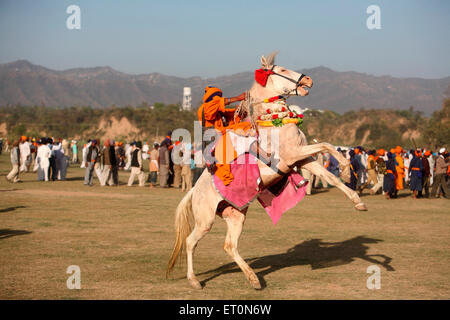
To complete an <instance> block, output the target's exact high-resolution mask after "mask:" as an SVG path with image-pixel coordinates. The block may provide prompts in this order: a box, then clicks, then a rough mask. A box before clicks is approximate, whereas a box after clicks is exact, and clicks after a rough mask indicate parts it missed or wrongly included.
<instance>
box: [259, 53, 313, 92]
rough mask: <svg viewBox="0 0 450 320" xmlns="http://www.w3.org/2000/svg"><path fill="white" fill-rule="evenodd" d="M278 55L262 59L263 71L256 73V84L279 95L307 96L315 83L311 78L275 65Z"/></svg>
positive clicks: (274, 54) (273, 54)
mask: <svg viewBox="0 0 450 320" xmlns="http://www.w3.org/2000/svg"><path fill="white" fill-rule="evenodd" d="M275 56H276V53H272V54H270V55H269V56H267V57H264V56H262V57H261V69H259V70H257V71H256V73H255V79H256V82H258V83H259V85H260V86H262V87H265V89H267V91H270V92H271V93H275V94H278V95H285V96H286V95H298V96H306V95H307V94H308V93H309V91H308V90H307V88H311V87H312V85H313V81H312V79H311V77H309V76H307V75H304V74H301V73H298V72H295V71H292V70H289V69H286V68H284V67H281V66H277V65H275Z"/></svg>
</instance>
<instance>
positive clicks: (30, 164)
mask: <svg viewBox="0 0 450 320" xmlns="http://www.w3.org/2000/svg"><path fill="white" fill-rule="evenodd" d="M0 141H1V140H0ZM2 142H3V141H2ZM6 147H7V148H5V151H8V150H9V151H10V154H11V164H12V170H11V171H10V173H9V174H8V175H7V176H6V177H5V178H6V180H7V181H9V182H12V183H16V182H19V181H20V179H19V174H20V173H23V172H30V171H33V172H36V173H37V180H38V181H57V180H66V176H67V168H68V167H69V165H70V163H73V164H78V163H80V168H84V169H85V175H84V185H86V186H93V185H94V183H93V179H94V176H97V178H98V181H99V184H100V185H101V186H107V185H108V186H118V185H119V172H125V171H130V173H129V177H128V183H127V184H128V186H132V185H133V184H134V182H135V180H136V178H137V180H138V185H139V186H140V187H144V186H145V185H146V183H148V185H149V187H150V188H154V187H156V186H157V185H158V186H160V187H162V188H169V187H175V188H180V189H181V190H182V191H189V190H190V189H191V188H192V186H193V185H194V184H195V182H196V181H197V180H198V178H199V177H200V175H201V173H202V172H203V169H204V168H205V165H204V162H202V161H200V162H199V163H194V155H195V154H196V153H198V152H201V146H195V145H193V144H191V143H184V142H182V139H180V141H175V142H173V141H172V140H171V132H168V134H167V136H166V137H165V138H164V139H163V140H162V141H161V142H160V143H158V142H154V143H153V145H152V146H150V145H149V143H147V142H144V144H142V142H141V141H133V142H130V143H126V144H124V142H122V141H114V140H111V139H105V140H104V141H103V143H102V144H101V143H100V140H99V139H89V140H88V141H87V143H86V144H84V145H83V147H82V149H81V156H80V157H79V155H78V141H76V140H72V141H71V142H69V141H68V140H66V139H54V138H49V137H43V138H40V139H36V138H31V137H26V136H22V137H21V138H20V139H19V140H18V141H15V142H13V143H12V145H10V143H9V141H8V142H7V143H6ZM172 152H178V154H179V156H180V159H181V160H182V161H181V163H180V164H177V163H174V162H173V157H172V155H171V153H172ZM0 154H1V150H0ZM197 158H199V157H197ZM144 160H148V175H147V177H146V171H147V168H144V163H147V161H144ZM158 177H159V179H158ZM158 180H159V181H158ZM157 182H159V184H157Z"/></svg>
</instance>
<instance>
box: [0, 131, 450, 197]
mask: <svg viewBox="0 0 450 320" xmlns="http://www.w3.org/2000/svg"><path fill="white" fill-rule="evenodd" d="M2 149H4V151H10V153H11V163H12V170H11V172H10V173H9V174H8V175H7V176H6V179H7V180H8V181H9V182H18V181H20V180H19V174H20V173H22V172H27V171H33V172H37V180H38V181H56V180H66V175H67V168H68V167H69V164H70V163H73V164H77V163H80V167H81V168H84V169H85V175H84V184H85V185H86V186H92V185H93V184H94V183H93V179H94V176H97V178H98V181H99V183H100V185H101V186H106V185H108V186H118V185H119V172H125V171H129V172H130V173H129V177H128V183H127V184H128V186H132V185H133V184H134V182H135V180H136V178H137V180H138V185H139V186H140V187H144V186H146V185H147V184H148V186H149V187H150V188H155V187H156V186H159V187H161V188H169V187H175V188H180V189H181V190H183V191H189V190H190V189H191V188H192V186H193V185H195V183H196V181H197V180H198V178H199V177H200V175H201V173H202V172H203V170H204V168H205V162H204V160H203V157H202V156H201V154H200V155H198V154H197V153H202V147H201V145H195V144H191V143H184V142H183V141H182V139H180V140H179V141H172V139H171V132H168V133H167V136H166V137H165V138H164V139H163V140H162V141H161V142H154V143H153V144H152V145H150V144H149V143H148V142H144V144H142V142H141V141H133V142H129V143H125V144H124V142H122V141H114V140H110V139H105V140H104V141H103V143H100V140H99V139H91V140H88V141H87V143H86V144H84V145H83V147H82V150H81V157H80V159H79V155H78V141H76V140H71V141H70V142H69V140H66V139H54V138H49V137H45V138H40V139H36V138H30V137H26V136H22V137H21V138H20V139H19V141H16V142H14V143H12V145H11V144H10V143H9V141H8V142H6V143H5V141H4V140H0V154H1V152H2ZM337 151H339V152H341V153H342V154H343V155H344V156H345V157H346V158H347V159H348V160H349V161H350V171H351V174H350V182H349V183H346V185H347V186H348V187H349V188H351V189H353V190H355V191H358V192H359V194H360V195H362V194H363V191H364V190H369V193H370V194H371V195H374V194H377V193H382V194H383V195H385V197H386V198H388V199H392V198H397V197H398V192H399V191H400V190H403V189H407V188H409V189H410V190H411V195H412V196H413V197H414V198H416V199H417V198H437V197H440V196H443V197H445V198H448V197H449V191H448V190H449V175H450V167H449V165H450V157H449V153H448V151H447V150H446V149H445V148H440V149H439V150H438V151H437V152H433V151H432V150H427V149H420V148H417V149H415V150H405V149H403V148H402V147H400V146H397V147H396V148H393V149H390V150H389V151H387V150H384V149H378V150H366V149H365V148H363V147H361V146H358V147H354V148H341V147H339V148H337ZM173 152H177V155H178V156H179V159H180V160H181V161H179V163H174V161H173V158H174V157H173V155H172V153H173ZM316 158H317V161H319V162H320V163H321V164H323V165H324V166H325V167H326V168H327V170H328V171H330V172H331V173H333V174H334V175H335V176H337V177H339V175H340V166H339V163H338V161H337V160H336V159H335V158H334V157H333V156H332V155H330V154H328V153H323V154H322V153H319V154H318V155H316ZM194 159H196V161H194ZM198 159H201V161H198ZM144 163H148V166H147V165H146V167H145V168H144ZM147 167H148V168H147ZM146 172H148V174H147V175H146ZM301 174H302V175H303V176H304V178H305V179H307V180H309V181H310V183H309V184H308V185H307V190H306V191H307V194H311V190H312V188H313V187H314V188H319V187H320V185H322V187H324V188H327V187H328V183H327V181H326V180H325V179H324V178H323V177H314V176H313V175H311V173H310V172H308V171H307V170H306V169H303V168H302V169H301Z"/></svg>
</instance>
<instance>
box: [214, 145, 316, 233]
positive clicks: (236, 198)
mask: <svg viewBox="0 0 450 320" xmlns="http://www.w3.org/2000/svg"><path fill="white" fill-rule="evenodd" d="M230 166H231V173H232V174H233V176H234V179H233V181H232V182H231V183H230V184H229V185H227V186H225V185H224V184H223V181H222V180H221V179H219V178H218V177H216V176H215V175H213V176H212V179H213V184H214V186H215V188H216V190H217V192H219V194H220V195H221V196H222V198H223V199H224V200H226V201H227V202H228V203H229V204H231V205H232V206H233V207H235V208H236V209H238V210H243V209H245V208H247V207H248V206H249V205H250V204H251V203H252V201H253V200H254V199H256V198H257V199H258V201H259V202H260V203H261V205H262V206H263V207H264V209H265V210H266V212H267V214H268V215H269V217H270V218H271V219H272V222H273V224H276V223H277V222H278V220H279V219H280V218H281V216H282V214H283V213H284V212H286V211H287V210H289V209H291V208H292V207H294V206H295V205H296V204H297V203H299V202H300V201H301V200H302V199H303V198H304V197H305V194H306V185H307V183H306V184H303V185H301V181H303V180H304V178H303V177H302V176H301V175H300V174H298V173H297V172H292V173H290V174H289V176H288V178H287V181H286V183H285V185H284V186H282V188H281V189H280V190H278V192H276V194H275V193H272V192H271V191H270V189H264V190H262V191H261V190H260V188H259V185H260V182H261V178H260V173H259V168H258V164H257V160H256V157H255V156H254V155H252V154H249V153H245V154H241V155H240V156H238V157H237V158H236V159H235V160H234V161H233V162H232V163H231V164H230ZM299 185H301V186H299Z"/></svg>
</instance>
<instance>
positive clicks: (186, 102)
mask: <svg viewBox="0 0 450 320" xmlns="http://www.w3.org/2000/svg"><path fill="white" fill-rule="evenodd" d="M182 108H183V110H191V109H192V94H191V88H190V87H184V88H183V105H182Z"/></svg>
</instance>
